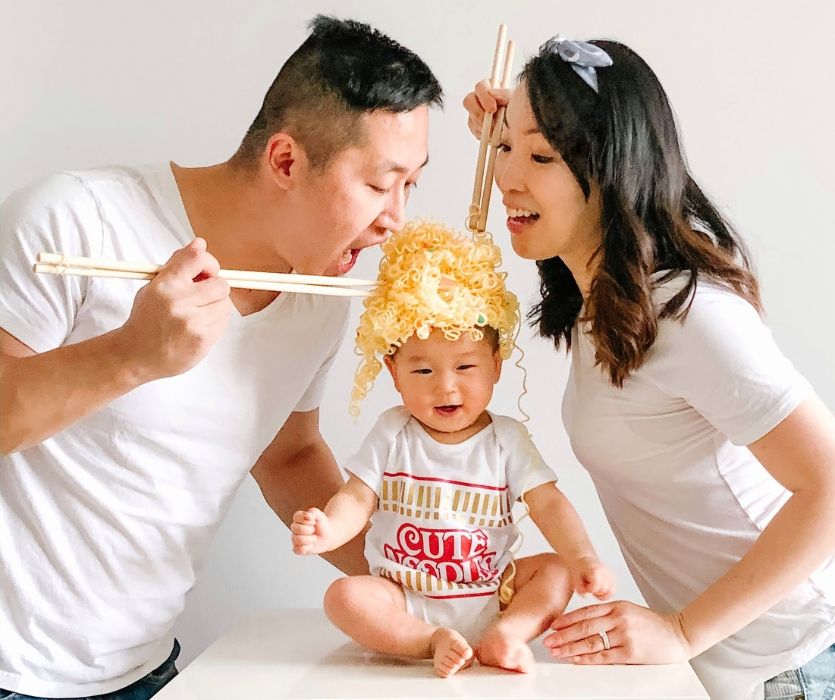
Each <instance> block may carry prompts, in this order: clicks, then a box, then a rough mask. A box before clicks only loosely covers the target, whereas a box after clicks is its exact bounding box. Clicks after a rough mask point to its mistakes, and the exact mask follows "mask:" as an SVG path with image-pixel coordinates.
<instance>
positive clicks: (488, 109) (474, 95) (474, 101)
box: [464, 80, 513, 139]
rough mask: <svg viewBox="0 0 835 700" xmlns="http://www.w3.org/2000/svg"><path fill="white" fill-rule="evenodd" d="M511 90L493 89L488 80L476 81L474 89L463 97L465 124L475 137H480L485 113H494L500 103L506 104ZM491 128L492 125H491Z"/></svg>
mask: <svg viewBox="0 0 835 700" xmlns="http://www.w3.org/2000/svg"><path fill="white" fill-rule="evenodd" d="M511 94H513V90H509V89H508V90H502V89H500V88H496V89H493V88H491V87H490V81H489V80H482V81H481V82H480V83H477V84H476V86H475V90H474V91H473V92H471V93H470V94H469V95H467V96H466V97H465V98H464V108H465V109H466V110H467V112H469V119H467V126H468V127H469V129H470V131H471V132H472V134H473V136H475V137H476V138H477V139H480V138H481V127H482V124H483V123H484V114H485V113H490V114H492V113H494V112H495V111H496V110H497V109H498V108H499V107H500V106H501V105H506V104H507V102H508V100H509V99H510V96H511ZM491 128H492V127H491Z"/></svg>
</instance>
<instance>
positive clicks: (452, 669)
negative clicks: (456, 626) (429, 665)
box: [431, 627, 473, 678]
mask: <svg viewBox="0 0 835 700" xmlns="http://www.w3.org/2000/svg"><path fill="white" fill-rule="evenodd" d="M431 648H432V660H433V662H434V664H435V673H437V674H438V675H439V676H440V677H441V678H447V677H449V676H451V675H452V674H453V673H456V672H457V671H460V670H461V669H462V668H466V667H467V666H469V665H470V664H471V663H472V662H473V650H472V648H471V647H470V645H469V644H467V640H466V639H464V637H462V636H461V635H460V634H459V633H458V632H456V631H455V630H451V629H449V628H447V627H439V628H438V629H436V630H435V631H434V632H433V633H432V642H431Z"/></svg>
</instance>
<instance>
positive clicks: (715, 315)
mask: <svg viewBox="0 0 835 700" xmlns="http://www.w3.org/2000/svg"><path fill="white" fill-rule="evenodd" d="M653 277H654V279H655V281H656V284H655V287H654V288H653V302H654V303H655V306H656V309H657V310H658V312H659V313H661V311H662V309H663V308H664V306H665V305H666V304H667V303H668V302H669V301H670V300H671V299H673V297H675V296H676V294H679V293H680V292H682V291H683V290H684V289H685V288H686V287H687V286H688V284H689V283H690V280H691V279H692V275H691V273H690V272H687V271H684V272H678V273H670V272H659V273H656V274H655V275H654V276H653ZM739 324H742V326H741V327H739ZM752 324H753V325H754V326H757V327H759V326H763V325H764V323H763V319H762V317H761V315H760V312H759V311H758V310H757V309H756V308H755V307H754V305H753V304H752V303H751V302H750V301H748V300H747V299H745V298H744V297H743V296H741V295H740V294H738V293H737V292H736V291H734V290H733V289H730V288H729V287H727V286H725V285H723V284H722V283H721V282H719V281H717V280H714V279H711V278H710V277H706V276H703V275H699V276H698V277H697V278H696V283H695V286H694V288H693V289H692V290H691V291H690V293H689V294H688V295H687V296H686V298H685V299H684V301H683V303H682V304H681V306H680V307H679V310H678V311H676V312H673V313H671V314H670V315H668V316H665V317H664V318H662V319H660V320H659V323H658V331H659V334H661V333H662V332H666V333H679V334H680V333H684V334H690V333H695V334H700V333H703V332H705V331H708V330H710V329H711V328H713V329H717V328H718V329H722V330H723V331H728V332H732V331H733V330H734V328H735V327H737V331H743V332H744V331H745V330H747V329H748V328H750V326H751V325H752Z"/></svg>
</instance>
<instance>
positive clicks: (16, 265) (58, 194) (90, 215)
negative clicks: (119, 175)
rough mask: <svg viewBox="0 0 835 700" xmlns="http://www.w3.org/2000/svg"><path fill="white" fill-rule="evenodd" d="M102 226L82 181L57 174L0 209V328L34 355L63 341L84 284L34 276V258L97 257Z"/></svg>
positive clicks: (81, 280)
mask: <svg viewBox="0 0 835 700" xmlns="http://www.w3.org/2000/svg"><path fill="white" fill-rule="evenodd" d="M102 237H103V236H102V221H101V216H100V214H99V211H98V207H97V205H96V200H95V199H94V197H93V195H92V193H91V192H90V191H89V189H88V188H87V186H86V185H85V184H84V181H83V180H82V179H81V178H79V177H78V176H76V175H73V174H70V173H58V174H55V175H50V176H49V177H47V178H45V179H43V180H41V181H40V182H37V183H35V184H33V185H29V186H28V187H25V188H23V189H21V190H18V191H17V192H14V193H13V194H12V195H11V196H10V197H9V198H8V199H6V201H5V202H3V204H2V205H0V328H2V329H3V330H5V331H6V332H7V333H10V334H11V335H13V336H14V337H15V338H17V339H18V340H19V341H21V342H22V343H24V344H26V345H28V346H29V347H30V348H32V349H33V350H34V351H35V352H45V351H47V350H52V349H54V348H56V347H59V346H60V345H62V344H63V343H64V341H65V340H66V338H67V337H68V336H69V334H70V332H71V331H72V329H73V326H74V323H75V317H76V314H77V312H78V309H79V307H80V306H81V304H82V302H83V300H84V297H85V294H86V293H87V289H88V287H89V284H90V281H89V278H86V277H77V276H73V275H67V276H63V275H61V276H58V275H47V274H36V273H35V272H34V271H33V270H32V266H33V265H34V263H35V261H36V258H37V255H38V253H41V252H48V253H64V254H67V255H83V256H100V254H101V252H100V251H101V242H102Z"/></svg>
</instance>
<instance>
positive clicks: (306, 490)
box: [256, 441, 368, 575]
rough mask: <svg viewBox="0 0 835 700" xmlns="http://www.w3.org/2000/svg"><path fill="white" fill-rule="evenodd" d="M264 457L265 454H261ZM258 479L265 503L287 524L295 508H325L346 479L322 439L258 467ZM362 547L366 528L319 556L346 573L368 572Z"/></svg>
mask: <svg viewBox="0 0 835 700" xmlns="http://www.w3.org/2000/svg"><path fill="white" fill-rule="evenodd" d="M266 458H268V456H267V455H265V457H262V459H266ZM256 469H258V465H256ZM258 481H259V485H260V487H261V491H262V493H263V494H264V498H265V499H266V501H267V503H269V505H270V507H271V508H272V509H273V510H274V511H275V513H276V514H277V515H278V517H279V518H281V520H282V522H283V523H284V524H285V525H287V526H288V527H289V526H290V523H291V522H292V520H293V513H295V512H296V511H297V510H306V509H307V508H313V507H315V508H320V509H322V510H324V508H325V505H326V504H327V502H328V501H329V500H330V498H331V497H332V496H333V495H334V494H335V493H336V492H337V491H338V490H339V489H340V487H341V486H342V485H343V484H344V483H345V482H344V481H343V479H342V475H341V474H340V472H339V468H338V467H337V464H336V460H335V459H334V457H333V453H332V452H331V451H330V449H329V448H328V446H327V445H326V444H325V443H324V441H319V442H317V443H316V444H315V445H311V446H310V447H308V448H306V449H304V450H302V451H300V452H298V453H297V454H296V455H295V456H294V457H292V458H291V459H290V460H287V461H286V462H284V463H283V464H281V465H280V467H277V468H276V467H275V465H271V467H270V468H266V467H265V468H264V469H262V470H260V475H259V479H258ZM364 547H365V530H363V531H362V532H361V533H360V534H359V535H357V536H356V537H354V538H353V539H352V540H350V541H349V542H347V543H346V544H344V545H342V546H341V547H340V548H339V549H335V550H333V551H332V552H327V553H325V554H322V555H321V556H322V558H324V559H326V560H327V561H329V562H330V563H331V564H333V565H334V566H335V567H336V568H338V569H339V570H340V571H342V572H344V573H346V574H348V575H359V574H367V573H368V563H367V562H366V561H365V556H364V554H363V550H364Z"/></svg>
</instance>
